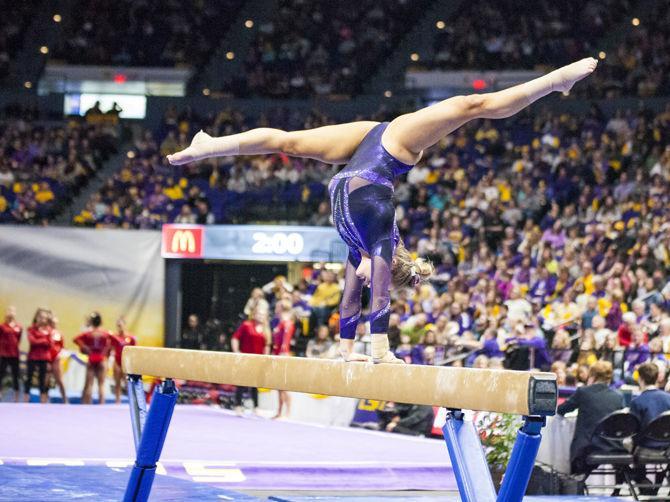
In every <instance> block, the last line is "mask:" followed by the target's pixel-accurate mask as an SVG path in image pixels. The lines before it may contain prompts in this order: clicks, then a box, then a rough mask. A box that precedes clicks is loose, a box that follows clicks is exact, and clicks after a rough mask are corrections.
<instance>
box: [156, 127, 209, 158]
mask: <svg viewBox="0 0 670 502" xmlns="http://www.w3.org/2000/svg"><path fill="white" fill-rule="evenodd" d="M211 140H212V137H211V136H210V135H209V134H207V133H206V132H205V131H200V132H198V133H197V134H196V135H195V136H193V140H192V141H191V144H190V146H189V147H188V148H185V149H184V150H182V151H181V152H177V153H174V154H172V155H168V156H167V159H168V162H169V163H170V164H172V165H173V166H180V165H182V164H188V163H189V162H195V161H198V160H202V159H204V158H206V157H207V156H209V155H211V153H210V152H209V148H208V144H209V143H210V141H211Z"/></svg>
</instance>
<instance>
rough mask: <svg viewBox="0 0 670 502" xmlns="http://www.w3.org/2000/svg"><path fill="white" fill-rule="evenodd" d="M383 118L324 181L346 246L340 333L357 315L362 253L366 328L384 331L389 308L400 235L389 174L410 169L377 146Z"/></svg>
mask: <svg viewBox="0 0 670 502" xmlns="http://www.w3.org/2000/svg"><path fill="white" fill-rule="evenodd" d="M387 126H388V122H384V123H381V124H379V125H377V126H375V127H374V128H373V129H372V130H371V131H370V132H369V133H368V134H367V135H366V136H365V138H363V141H361V144H360V145H359V146H358V148H357V149H356V152H355V153H354V155H353V157H351V160H350V161H349V163H348V164H347V165H346V166H345V168H344V169H342V171H340V172H339V173H337V174H336V175H335V176H333V179H332V181H331V182H330V187H329V190H330V202H331V207H332V211H333V221H334V223H335V227H336V228H337V231H338V233H339V234H340V237H342V240H344V242H345V243H346V244H347V246H349V258H348V259H347V264H346V270H345V279H344V282H345V284H344V292H343V294H342V301H341V303H340V337H341V338H347V339H353V338H354V337H355V336H356V326H357V324H358V319H359V318H360V315H361V293H362V289H363V282H362V281H361V280H360V279H359V278H358V277H357V276H356V268H357V267H358V265H359V264H360V262H361V254H362V253H365V254H367V255H368V256H369V257H370V260H371V262H372V277H371V280H370V286H371V289H372V295H371V296H372V299H371V303H370V330H371V332H372V333H373V334H376V333H386V332H387V331H388V322H389V314H390V309H391V298H390V288H391V260H392V258H393V254H394V252H395V247H396V245H397V244H398V242H399V240H400V236H399V233H398V227H397V225H396V223H395V208H394V207H393V200H392V199H393V180H394V179H395V178H396V177H397V176H399V175H401V174H404V173H406V172H407V171H409V170H410V169H412V167H413V166H411V165H408V164H404V163H402V162H400V161H399V160H398V159H396V158H395V157H393V156H392V155H391V154H390V153H388V152H387V151H386V149H385V148H384V147H383V146H382V143H381V138H382V134H383V132H384V130H385V129H386V127H387Z"/></svg>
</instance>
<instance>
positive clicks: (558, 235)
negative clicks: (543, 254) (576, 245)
mask: <svg viewBox="0 0 670 502" xmlns="http://www.w3.org/2000/svg"><path fill="white" fill-rule="evenodd" d="M542 240H543V241H544V242H546V243H547V244H549V245H550V246H551V247H552V248H554V249H557V248H558V249H560V248H563V247H564V246H565V231H564V230H563V228H562V224H561V222H560V220H557V221H555V222H554V224H553V225H552V226H551V228H548V229H547V230H545V231H544V234H542Z"/></svg>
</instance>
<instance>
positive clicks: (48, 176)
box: [0, 118, 117, 224]
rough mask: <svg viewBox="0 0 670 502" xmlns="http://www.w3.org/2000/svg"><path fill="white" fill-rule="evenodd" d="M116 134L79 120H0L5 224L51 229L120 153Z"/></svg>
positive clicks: (0, 197)
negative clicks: (55, 219) (104, 165)
mask: <svg viewBox="0 0 670 502" xmlns="http://www.w3.org/2000/svg"><path fill="white" fill-rule="evenodd" d="M116 143H117V140H116V137H115V132H114V129H111V128H108V127H105V126H104V125H100V124H98V125H91V124H86V123H82V122H81V121H78V120H73V121H69V122H66V123H63V122H62V121H60V122H55V123H52V122H42V121H39V120H32V119H22V118H21V119H8V120H3V121H0V152H1V155H0V223H29V224H46V223H48V222H49V220H51V219H52V218H53V217H54V216H55V215H57V214H58V213H59V211H61V210H62V209H63V208H64V207H65V206H66V205H67V204H68V203H69V202H70V201H71V200H72V198H73V197H74V196H75V195H77V193H79V191H80V190H81V188H82V187H83V186H85V185H86V184H87V183H88V181H89V180H90V178H91V177H92V176H94V175H95V173H96V171H97V170H98V169H99V168H100V167H101V166H102V163H103V162H104V161H105V160H107V158H109V156H110V155H111V154H112V153H114V152H115V150H116V148H117V145H116Z"/></svg>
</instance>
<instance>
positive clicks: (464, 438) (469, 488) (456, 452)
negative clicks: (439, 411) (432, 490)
mask: <svg viewBox="0 0 670 502" xmlns="http://www.w3.org/2000/svg"><path fill="white" fill-rule="evenodd" d="M442 431H443V432H444V439H445V441H446V442H447V448H448V450H449V457H450V458H451V466H452V468H453V469H454V475H455V476H456V483H457V484H458V491H459V493H460V494H461V500H462V501H463V502H495V500H496V490H495V487H494V486H493V481H492V480H491V471H490V470H489V466H488V463H487V462H486V456H485V455H484V449H483V448H482V444H481V441H480V440H479V434H478V433H477V430H476V429H475V426H474V424H473V423H472V422H470V421H467V422H466V421H465V420H463V412H462V411H460V410H450V411H448V413H447V421H446V422H445V424H444V427H443V428H442Z"/></svg>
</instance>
